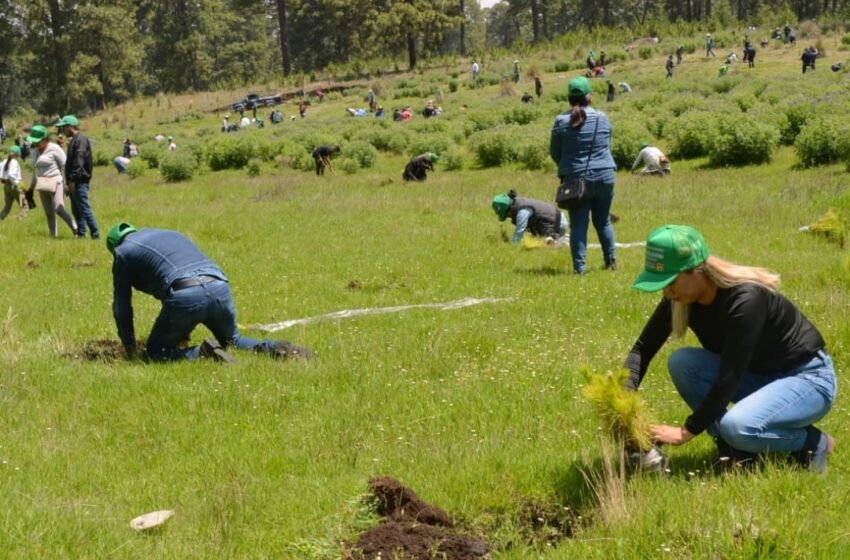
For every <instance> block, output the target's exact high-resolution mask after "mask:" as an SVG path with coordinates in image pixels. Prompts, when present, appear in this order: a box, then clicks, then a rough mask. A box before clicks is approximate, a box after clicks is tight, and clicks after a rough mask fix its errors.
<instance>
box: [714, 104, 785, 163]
mask: <svg viewBox="0 0 850 560" xmlns="http://www.w3.org/2000/svg"><path fill="white" fill-rule="evenodd" d="M717 129H718V130H717V134H716V136H715V138H714V140H713V142H712V143H711V148H710V150H709V153H708V162H709V164H711V165H714V166H718V167H720V166H730V165H732V166H738V165H754V164H760V163H766V162H768V161H770V156H771V155H772V154H773V149H774V148H775V147H776V145H777V144H779V131H778V130H776V128H774V127H773V126H770V125H768V124H764V123H762V122H761V121H760V120H759V119H757V118H755V117H750V116H747V115H735V116H728V117H725V118H723V119H722V121H721V122H720V123H719V126H718V127H717Z"/></svg>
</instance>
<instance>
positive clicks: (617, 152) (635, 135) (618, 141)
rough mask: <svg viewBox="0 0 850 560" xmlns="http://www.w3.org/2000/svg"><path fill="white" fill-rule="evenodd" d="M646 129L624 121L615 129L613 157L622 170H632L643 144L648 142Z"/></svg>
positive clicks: (612, 143) (612, 141) (612, 144)
mask: <svg viewBox="0 0 850 560" xmlns="http://www.w3.org/2000/svg"><path fill="white" fill-rule="evenodd" d="M648 136H649V135H648V133H647V131H646V129H644V128H643V127H641V126H640V125H637V124H634V123H633V122H629V121H624V122H621V123H619V124H618V125H617V127H616V128H615V129H614V135H613V138H612V140H611V155H612V156H614V162H615V163H616V164H617V167H619V168H620V169H630V168H631V166H632V163H634V161H635V158H636V157H637V154H638V152H639V151H640V144H641V142H648V141H649V138H648Z"/></svg>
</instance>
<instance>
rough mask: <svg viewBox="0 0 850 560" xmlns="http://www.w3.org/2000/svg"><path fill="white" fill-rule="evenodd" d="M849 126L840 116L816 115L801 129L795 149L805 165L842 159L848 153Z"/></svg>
mask: <svg viewBox="0 0 850 560" xmlns="http://www.w3.org/2000/svg"><path fill="white" fill-rule="evenodd" d="M847 133H848V127H847V125H845V124H843V123H842V122H841V121H840V120H839V119H838V118H835V117H834V118H830V117H815V118H813V119H810V120H809V121H808V122H806V124H804V125H803V126H802V128H801V129H800V133H799V134H798V135H797V139H796V141H795V142H794V150H795V151H796V152H797V157H798V158H799V159H800V163H801V164H803V166H804V167H812V166H815V165H824V164H828V163H833V162H835V161H838V160H839V159H842V157H843V156H845V154H846V151H845V150H846V149H845V147H844V146H845V145H846V141H845V140H844V138H845V137H846V136H847Z"/></svg>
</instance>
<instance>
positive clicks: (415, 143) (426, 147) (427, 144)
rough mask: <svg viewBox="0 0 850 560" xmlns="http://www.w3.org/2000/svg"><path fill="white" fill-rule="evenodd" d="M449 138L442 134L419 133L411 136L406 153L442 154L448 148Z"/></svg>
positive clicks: (416, 154) (413, 154) (415, 154)
mask: <svg viewBox="0 0 850 560" xmlns="http://www.w3.org/2000/svg"><path fill="white" fill-rule="evenodd" d="M450 146H451V143H450V140H449V139H448V138H447V137H446V136H445V135H442V134H419V135H416V136H415V137H413V139H412V140H411V141H410V144H409V145H408V147H407V153H409V154H410V155H411V156H418V155H419V154H422V153H425V152H435V153H437V154H443V153H445V152H447V151H448V150H449V147H450Z"/></svg>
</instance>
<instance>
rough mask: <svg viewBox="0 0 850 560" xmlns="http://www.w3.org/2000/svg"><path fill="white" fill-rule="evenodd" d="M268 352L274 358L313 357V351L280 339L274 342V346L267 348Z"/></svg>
mask: <svg viewBox="0 0 850 560" xmlns="http://www.w3.org/2000/svg"><path fill="white" fill-rule="evenodd" d="M269 354H270V355H271V357H272V358H274V359H276V360H286V359H288V358H304V359H305V360H306V359H309V358H312V357H313V351H312V350H310V349H309V348H306V347H304V346H296V345H295V344H292V343H291V342H287V341H285V340H280V341H278V342H275V343H274V346H273V347H272V348H271V350H269Z"/></svg>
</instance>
